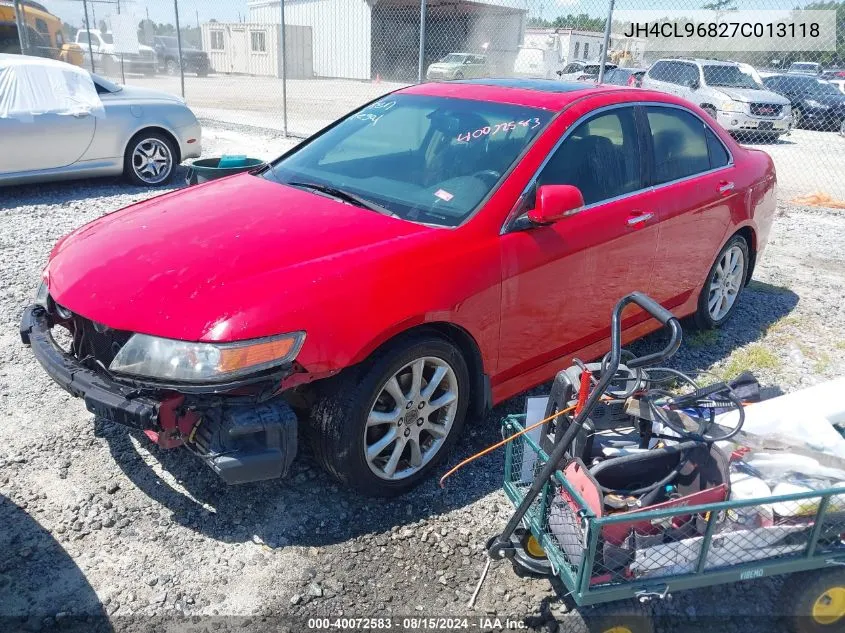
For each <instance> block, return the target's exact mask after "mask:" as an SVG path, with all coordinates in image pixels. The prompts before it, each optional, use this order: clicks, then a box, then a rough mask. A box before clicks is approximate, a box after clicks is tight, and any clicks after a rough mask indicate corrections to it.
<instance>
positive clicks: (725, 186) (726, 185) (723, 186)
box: [719, 180, 734, 194]
mask: <svg viewBox="0 0 845 633" xmlns="http://www.w3.org/2000/svg"><path fill="white" fill-rule="evenodd" d="M733 190H734V184H733V183H732V182H727V181H726V180H723V181H722V182H720V183H719V193H723V194H724V193H728V192H729V191H733Z"/></svg>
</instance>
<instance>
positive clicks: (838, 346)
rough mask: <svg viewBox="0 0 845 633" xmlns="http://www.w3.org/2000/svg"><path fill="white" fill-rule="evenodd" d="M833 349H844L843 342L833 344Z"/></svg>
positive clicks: (844, 343) (844, 344)
mask: <svg viewBox="0 0 845 633" xmlns="http://www.w3.org/2000/svg"><path fill="white" fill-rule="evenodd" d="M834 347H835V348H836V349H845V341H838V342H837V343H835V344H834Z"/></svg>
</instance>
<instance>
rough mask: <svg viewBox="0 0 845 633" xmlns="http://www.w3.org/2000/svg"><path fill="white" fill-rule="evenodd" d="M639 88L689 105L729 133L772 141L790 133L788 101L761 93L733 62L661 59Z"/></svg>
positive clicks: (759, 88)
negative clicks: (680, 99) (763, 137)
mask: <svg viewBox="0 0 845 633" xmlns="http://www.w3.org/2000/svg"><path fill="white" fill-rule="evenodd" d="M642 87H643V88H649V89H651V90H659V91H661V92H668V93H671V94H674V95H677V96H679V97H682V98H684V99H686V100H688V101H692V102H693V103H695V104H697V105H699V106H701V107H702V108H703V109H704V110H705V111H706V112H707V113H708V114H709V115H710V116H711V117H713V118H714V119H716V120H717V121H718V122H719V124H720V125H721V126H722V127H723V128H725V129H726V130H728V131H729V132H731V133H743V132H754V133H763V134H766V135H768V136H772V137H774V136H779V135H781V134H786V133H788V132H789V131H790V130H791V129H792V111H791V110H790V107H789V100H788V99H785V98H784V97H782V96H780V95H778V94H775V93H774V92H770V91H768V90H766V89H764V88H763V86H762V85H761V84H759V83H757V80H756V79H755V78H754V77H752V76H751V75H750V74H748V73H747V72H744V70H743V68H742V67H741V66H740V64H737V63H735V62H724V61H717V60H707V59H661V60H658V61H656V62H655V63H654V64H652V65H651V68H649V69H648V72H647V73H646V74H645V77H643V82H642Z"/></svg>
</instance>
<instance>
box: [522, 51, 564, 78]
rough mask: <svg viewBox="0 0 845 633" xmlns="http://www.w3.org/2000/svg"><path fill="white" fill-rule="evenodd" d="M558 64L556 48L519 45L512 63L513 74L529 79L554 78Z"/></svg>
mask: <svg viewBox="0 0 845 633" xmlns="http://www.w3.org/2000/svg"><path fill="white" fill-rule="evenodd" d="M560 66H561V64H560V62H559V60H558V54H557V50H555V49H553V48H539V47H533V46H520V47H519V52H518V53H517V54H516V60H514V63H513V75H514V77H527V78H531V79H556V78H557V71H558V70H560Z"/></svg>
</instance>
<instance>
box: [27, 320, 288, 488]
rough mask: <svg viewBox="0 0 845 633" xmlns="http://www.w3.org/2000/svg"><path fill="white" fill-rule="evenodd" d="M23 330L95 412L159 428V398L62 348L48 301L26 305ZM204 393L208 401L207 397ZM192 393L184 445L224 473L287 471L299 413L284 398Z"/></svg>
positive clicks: (61, 380) (241, 479) (228, 477)
mask: <svg viewBox="0 0 845 633" xmlns="http://www.w3.org/2000/svg"><path fill="white" fill-rule="evenodd" d="M20 333H21V340H22V341H23V343H24V344H25V345H29V346H30V347H31V348H32V352H33V354H34V355H35V358H36V359H37V360H38V362H39V363H41V366H42V367H43V368H44V370H45V371H46V372H47V374H48V375H49V376H50V377H51V378H52V379H53V380H54V381H56V383H58V384H59V386H61V387H62V388H63V389H64V390H65V391H67V392H68V393H70V394H71V395H73V396H76V397H77V398H82V399H83V400H84V401H85V407H86V408H87V409H88V411H90V412H91V413H93V414H94V415H95V416H97V417H100V418H103V419H105V420H109V421H111V422H115V423H117V424H122V425H124V426H129V427H132V428H136V429H140V430H148V429H149V430H152V431H157V432H158V431H161V428H162V425H161V420H160V414H161V400H158V399H156V398H154V397H149V396H147V395H144V394H145V393H148V392H142V391H141V390H139V389H137V388H135V387H133V386H131V385H124V384H122V383H119V382H117V381H116V380H113V379H111V378H109V377H108V376H107V375H104V374H103V373H101V372H98V371H94V370H92V369H88V368H87V367H84V366H82V365H81V364H80V362H79V361H78V360H77V359H76V358H74V357H73V356H71V355H70V354H67V353H66V352H64V350H62V349H61V347H59V346H58V344H57V343H56V342H55V340H54V339H53V336H52V334H51V332H50V317H49V315H48V314H47V311H46V310H45V309H44V307H42V306H40V305H31V306H29V307H28V308H27V309H26V310H25V311H24V314H23V318H22V319H21V326H20ZM204 397H207V398H208V399H209V402H207V403H206V402H203V399H204ZM193 398H194V399H195V405H196V406H195V411H196V412H197V413H198V414H199V420H200V421H199V423H198V424H197V425H196V427H195V429H194V431H195V432H194V433H192V437H190V438H186V439H185V442H186V445H188V446H192V449H193V451H194V452H195V453H196V454H197V455H198V456H199V457H200V459H202V461H203V462H205V463H206V465H208V466H209V467H210V468H211V469H212V470H213V471H214V472H215V473H217V474H218V475H219V476H220V478H221V479H223V480H224V481H225V482H226V483H228V484H240V483H247V482H251V481H261V480H264V479H274V478H277V477H283V476H284V475H286V474H287V471H288V469H289V468H290V465H291V462H292V461H293V459H294V457H295V456H296V444H297V419H296V414H295V413H294V412H293V410H292V409H291V408H290V406H289V405H288V404H287V403H286V402H285V401H284V400H283V399H281V398H274V399H272V400H268V401H266V402H256V403H254V404H249V405H244V404H229V403H227V402H226V398H225V397H222V398H221V397H217V396H215V395H213V394H205V396H204V395H202V394H198V395H195V396H193ZM232 402H234V399H233V401H232ZM241 402H242V400H241Z"/></svg>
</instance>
